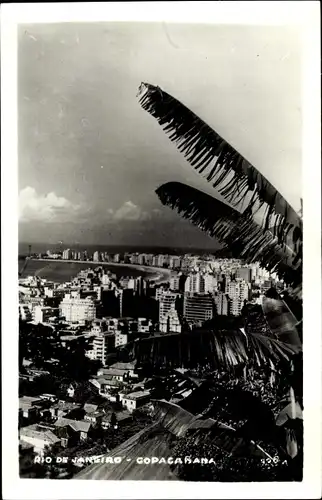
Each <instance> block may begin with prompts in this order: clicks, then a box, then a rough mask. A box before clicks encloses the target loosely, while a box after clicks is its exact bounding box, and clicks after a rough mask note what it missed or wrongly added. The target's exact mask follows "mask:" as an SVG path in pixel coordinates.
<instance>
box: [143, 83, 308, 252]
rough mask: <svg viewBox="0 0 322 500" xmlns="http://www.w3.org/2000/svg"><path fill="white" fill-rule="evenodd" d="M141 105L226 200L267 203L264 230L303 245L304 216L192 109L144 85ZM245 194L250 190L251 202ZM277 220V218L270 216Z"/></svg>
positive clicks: (251, 205)
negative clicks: (302, 217) (302, 218)
mask: <svg viewBox="0 0 322 500" xmlns="http://www.w3.org/2000/svg"><path fill="white" fill-rule="evenodd" d="M139 96H140V99H139V101H140V104H141V106H142V108H143V109H144V110H145V111H147V112H148V113H150V114H151V115H152V116H153V117H154V118H155V119H156V120H157V121H158V122H159V124H160V125H161V127H162V128H163V129H164V131H165V132H166V133H167V134H168V136H169V138H170V140H171V141H173V142H175V143H176V145H177V148H178V149H179V151H180V152H182V153H183V154H184V156H185V158H186V159H187V160H188V162H189V163H190V164H191V165H192V166H193V167H194V168H195V169H196V170H197V171H198V172H200V173H201V174H203V175H204V176H206V179H207V181H208V182H211V183H212V185H213V187H215V188H218V190H219V192H220V193H221V195H222V196H224V198H225V199H226V200H227V201H228V202H230V203H232V204H233V205H234V206H238V205H239V204H240V203H241V202H247V209H248V210H252V209H253V208H254V207H255V206H256V207H257V208H260V207H262V206H264V207H266V217H265V224H264V227H265V229H268V228H269V227H271V226H273V232H274V236H277V237H278V240H279V242H280V243H285V242H286V239H287V238H289V236H290V235H291V238H290V239H289V241H290V240H291V243H292V245H293V246H294V251H295V253H298V252H300V251H301V247H302V220H301V217H300V216H299V215H298V214H297V213H296V211H295V210H294V209H293V208H292V207H291V206H290V204H289V203H288V202H287V201H286V200H285V198H284V197H283V196H282V195H281V194H280V193H279V192H278V191H277V190H276V189H275V187H274V186H273V185H272V184H271V183H270V182H269V181H268V180H267V179H266V178H265V177H264V176H263V175H262V174H261V173H260V172H259V171H258V170H257V169H256V168H255V167H254V166H253V165H251V164H250V163H249V162H248V161H247V160H246V159H245V158H244V157H243V156H242V155H241V154H240V153H239V152H238V151H236V149H234V148H233V147H232V146H231V145H230V144H228V142H226V141H225V139H223V138H222V137H221V136H220V135H219V134H218V133H217V132H215V131H214V130H213V129H212V128H211V127H210V126H209V125H207V124H206V123H205V122H204V121H203V120H202V119H201V118H199V117H198V116H197V115H196V114H195V113H193V112H192V111H191V110H190V109H188V108H187V107H186V106H184V105H183V104H182V103H181V102H179V101H178V100H177V99H175V98H174V97H172V96H171V95H169V94H168V93H167V92H164V91H163V90H162V89H161V88H160V87H155V86H154V85H151V84H149V83H142V84H141V86H140V89H139ZM249 193H251V197H250V200H249V201H247V199H248V198H249ZM274 218H275V220H274Z"/></svg>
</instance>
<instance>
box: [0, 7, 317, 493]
mask: <svg viewBox="0 0 322 500" xmlns="http://www.w3.org/2000/svg"><path fill="white" fill-rule="evenodd" d="M1 7H2V8H1V14H2V15H1V70H2V71H1V97H2V99H1V105H2V106H1V108H2V110H1V111H2V113H1V125H2V127H1V132H2V141H1V144H2V148H1V163H2V170H1V172H2V192H1V204H2V224H1V227H2V233H1V236H2V320H3V323H2V367H3V378H2V380H3V386H2V391H3V392H2V394H3V405H2V407H3V410H2V412H3V414H2V422H3V427H2V429H3V436H2V437H3V448H2V464H3V465H2V467H3V480H4V484H3V497H4V498H5V500H11V499H13V500H22V499H32V500H37V499H41V500H44V499H86V498H111V499H113V498H114V499H116V498H133V499H135V498H292V499H295V498H320V496H321V477H322V474H321V322H320V318H321V315H320V307H321V293H320V292H321V289H320V287H321V273H320V271H321V262H320V258H321V251H320V249H321V245H320V241H321V240H320V229H321V208H320V200H321V198H320V196H321V192H320V173H321V168H320V132H321V131H320V79H319V75H320V70H319V65H320V49H319V47H320V43H319V42H320V37H319V34H320V30H319V27H320V24H319V20H320V16H319V14H320V12H319V7H320V2H317V1H288V2H284V1H279V2H273V1H272V2H261V1H258V2H243V1H240V2H228V1H227V2H226V1H225V2H141V3H140V2H133V3H122V2H121V3H112V2H111V3H110V2H105V3H73V4H72V3H59V4H58V3H56V4H55V3H54V4H50V3H48V4H26V3H25V4H24V3H21V4H5V5H4V4H2V6H1ZM67 21H69V22H77V21H83V22H95V21H140V22H145V21H146V22H149V21H150V22H153V21H159V22H160V21H166V22H177V23H212V24H248V25H249V24H256V25H268V24H271V25H276V24H278V25H280V26H283V25H287V24H288V25H289V24H293V25H294V24H296V25H298V27H299V28H300V29H301V31H302V35H303V39H302V40H303V61H304V67H303V88H304V93H303V109H304V114H303V120H304V130H303V151H304V155H303V199H304V297H305V300H304V318H305V320H304V406H305V410H304V440H305V451H304V479H303V481H302V482H301V483H231V484H223V483H187V482H181V481H178V482H167V481H165V482H154V481H145V482H143V481H131V482H130V481H109V482H108V483H106V482H104V481H91V480H89V481H80V480H59V481H55V480H42V479H19V475H18V451H17V437H18V436H17V420H16V417H15V415H18V398H17V393H18V376H17V374H18V354H17V353H18V341H17V340H18V333H17V322H16V318H17V310H18V308H17V306H18V303H17V295H18V294H17V284H16V269H17V249H18V228H17V226H18V224H17V221H18V217H17V207H18V203H17V194H18V187H17V186H18V183H17V103H16V96H17V92H16V90H17V38H16V27H17V24H19V23H46V22H51V23H52V22H67ZM290 182H292V180H291V179H290Z"/></svg>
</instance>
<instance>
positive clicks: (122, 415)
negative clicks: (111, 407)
mask: <svg viewBox="0 0 322 500" xmlns="http://www.w3.org/2000/svg"><path fill="white" fill-rule="evenodd" d="M113 413H114V415H115V422H116V423H115V426H116V428H118V427H121V426H122V425H123V424H126V423H128V422H131V421H132V420H133V417H132V415H131V413H129V412H128V411H115V412H113V411H109V412H108V413H106V414H105V416H104V417H103V419H102V422H101V426H102V428H103V429H109V428H110V427H111V425H112V421H113V417H112V414H113Z"/></svg>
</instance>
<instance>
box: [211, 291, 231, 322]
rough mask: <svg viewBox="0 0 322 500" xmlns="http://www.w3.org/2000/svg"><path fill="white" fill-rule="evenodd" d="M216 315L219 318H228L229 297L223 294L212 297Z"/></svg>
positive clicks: (219, 293)
mask: <svg viewBox="0 0 322 500" xmlns="http://www.w3.org/2000/svg"><path fill="white" fill-rule="evenodd" d="M214 300H215V305H216V309H217V314H218V315H219V316H228V314H229V300H230V299H229V297H228V295H226V294H225V293H222V292H217V293H216V294H215V296H214Z"/></svg>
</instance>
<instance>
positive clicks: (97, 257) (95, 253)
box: [93, 250, 101, 262]
mask: <svg viewBox="0 0 322 500" xmlns="http://www.w3.org/2000/svg"><path fill="white" fill-rule="evenodd" d="M100 260H101V259H100V254H99V252H98V251H97V250H96V252H94V254H93V261H94V262H99V261H100Z"/></svg>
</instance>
